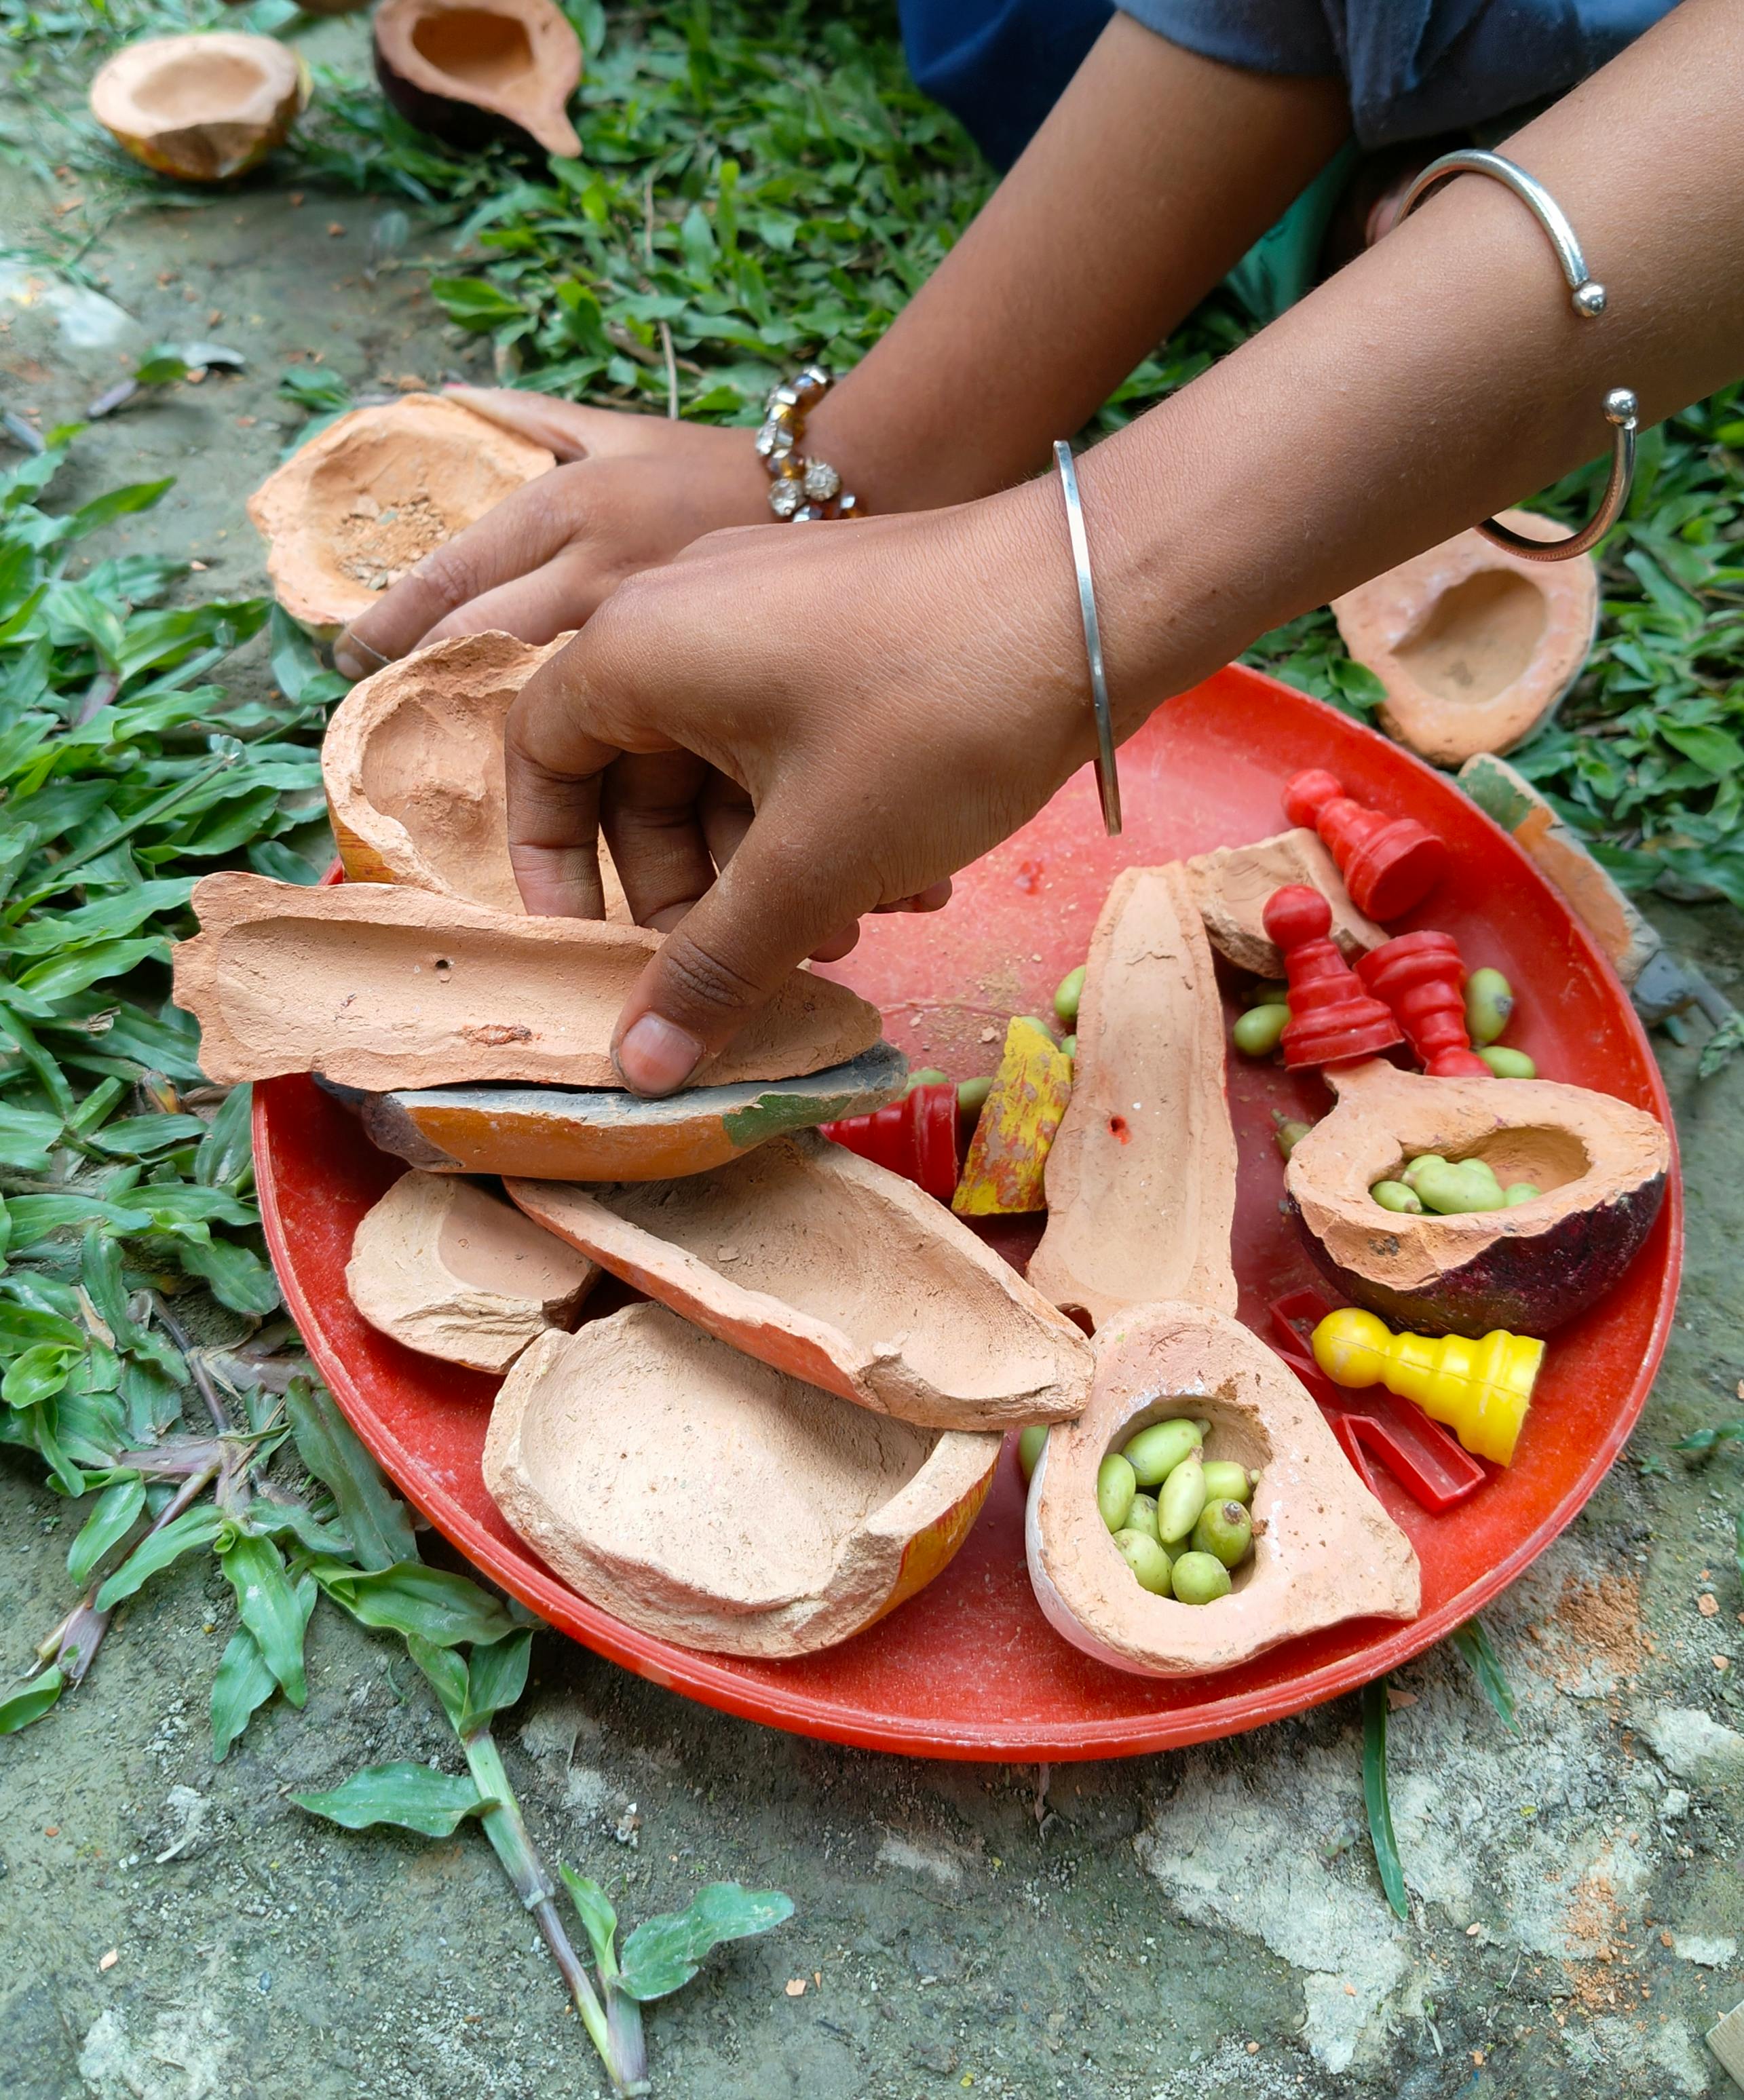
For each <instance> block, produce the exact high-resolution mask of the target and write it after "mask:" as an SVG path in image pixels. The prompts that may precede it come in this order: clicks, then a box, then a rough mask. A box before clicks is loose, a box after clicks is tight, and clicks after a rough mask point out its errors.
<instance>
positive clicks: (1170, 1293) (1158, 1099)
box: [1029, 863, 1235, 1328]
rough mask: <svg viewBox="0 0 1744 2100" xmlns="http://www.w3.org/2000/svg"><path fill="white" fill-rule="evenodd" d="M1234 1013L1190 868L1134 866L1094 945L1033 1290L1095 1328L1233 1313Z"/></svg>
mask: <svg viewBox="0 0 1744 2100" xmlns="http://www.w3.org/2000/svg"><path fill="white" fill-rule="evenodd" d="M1223 1038H1224V1026H1223V1006H1222V1001H1221V997H1220V995H1219V993H1218V990H1217V982H1216V971H1215V968H1214V967H1213V964H1212V957H1211V950H1210V947H1209V946H1208V944H1207V942H1206V938H1205V933H1204V929H1203V927H1202V926H1201V924H1200V923H1199V910H1198V907H1197V905H1196V903H1195V902H1194V893H1193V889H1192V885H1191V883H1190V879H1189V877H1188V876H1187V873H1186V871H1185V869H1184V868H1182V867H1181V866H1180V865H1179V864H1178V863H1177V864H1173V865H1171V866H1169V867H1159V868H1128V869H1127V871H1125V872H1124V874H1123V875H1121V876H1118V877H1117V878H1116V880H1115V885H1114V887H1113V888H1112V889H1110V891H1109V893H1108V900H1107V902H1106V904H1104V906H1103V907H1102V916H1101V917H1100V918H1099V919H1098V920H1097V924H1096V932H1095V933H1094V934H1093V937H1092V938H1091V942H1090V953H1089V957H1088V964H1087V967H1086V970H1085V975H1084V994H1083V997H1082V999H1081V1000H1080V1005H1079V1009H1078V1055H1077V1059H1076V1061H1075V1072H1074V1080H1073V1087H1072V1097H1071V1104H1070V1105H1069V1106H1068V1107H1067V1109H1066V1114H1065V1117H1064V1118H1063V1119H1062V1122H1061V1124H1060V1128H1059V1132H1058V1134H1057V1136H1056V1137H1055V1139H1054V1140H1053V1149H1052V1151H1051V1152H1050V1153H1049V1155H1048V1166H1047V1194H1048V1225H1047V1229H1046V1231H1045V1232H1044V1233H1043V1234H1042V1239H1041V1244H1040V1246H1039V1247H1037V1249H1036V1250H1035V1254H1034V1255H1032V1256H1031V1261H1030V1266H1029V1276H1030V1281H1031V1282H1032V1283H1033V1284H1034V1285H1035V1287H1036V1289H1037V1290H1040V1292H1041V1294H1042V1295H1043V1296H1044V1297H1045V1298H1051V1299H1053V1302H1054V1304H1056V1305H1057V1306H1060V1307H1061V1308H1062V1309H1064V1310H1066V1311H1067V1312H1083V1313H1084V1315H1085V1316H1086V1317H1088V1320H1089V1321H1090V1323H1091V1325H1092V1326H1093V1327H1098V1328H1099V1327H1101V1326H1102V1324H1103V1323H1104V1322H1105V1321H1107V1320H1109V1319H1110V1318H1112V1317H1114V1316H1115V1314H1117V1313H1119V1312H1124V1311H1126V1310H1127V1309H1128V1308H1130V1307H1132V1306H1134V1305H1139V1304H1146V1303H1147V1302H1149V1301H1150V1300H1152V1299H1178V1298H1187V1299H1193V1300H1194V1301H1195V1302H1196V1303H1198V1304H1204V1305H1210V1306H1215V1307H1216V1308H1219V1309H1220V1310H1221V1311H1224V1312H1234V1309H1235V1278H1234V1272H1233V1270H1232V1269H1231V1268H1230V1226H1231V1223H1232V1220H1233V1219H1234V1207H1235V1138H1234V1132H1233V1130H1232V1128H1231V1127H1230V1112H1229V1105H1228V1103H1227V1101H1225V1096H1224V1083H1223V1073H1224V1040H1223Z"/></svg>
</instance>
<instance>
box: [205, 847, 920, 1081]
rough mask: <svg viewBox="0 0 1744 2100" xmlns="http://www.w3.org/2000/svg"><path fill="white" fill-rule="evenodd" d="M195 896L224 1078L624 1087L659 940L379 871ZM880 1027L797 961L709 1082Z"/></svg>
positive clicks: (836, 1056)
mask: <svg viewBox="0 0 1744 2100" xmlns="http://www.w3.org/2000/svg"><path fill="white" fill-rule="evenodd" d="M193 905H194V909H195V911H196V913H197V914H198V915H199V918H200V920H201V929H202V930H201V933H199V934H198V936H197V937H196V938H194V939H193V940H191V941H184V942H182V943H181V944H180V945H179V946H178V948H177V949H176V951H175V957H174V970H175V998H176V1001H177V1004H179V1005H180V1006H182V1007H183V1008H185V1009H186V1010H187V1011H188V1012H190V1013H192V1014H193V1015H194V1016H195V1017H196V1018H197V1019H198V1021H199V1022H200V1025H201V1063H202V1067H203V1069H204V1070H205V1073H206V1074H207V1076H208V1077H209V1078H210V1079H214V1081H217V1082H218V1083H220V1084H229V1083H236V1082H237V1081H240V1080H242V1079H272V1078H274V1077H276V1075H277V1074H280V1073H285V1072H309V1071H315V1072H320V1074H323V1075H324V1076H325V1077H326V1078H328V1079H332V1080H334V1081H336V1082H338V1084H340V1085H341V1086H349V1087H363V1088H365V1089H368V1090H370V1091H374V1092H391V1091H393V1090H394V1089H395V1088H396V1087H433V1086H442V1085H448V1084H453V1083H461V1082H467V1081H475V1080H481V1079H498V1080H520V1081H528V1082H538V1083H548V1084H550V1085H554V1086H567V1087H576V1086H581V1087H614V1088H615V1087H616V1086H617V1085H618V1075H617V1072H616V1068H615V1066H614V1065H612V1058H611V1045H612V1030H613V1028H614V1026H615V1025H616V1020H617V1015H618V1012H619V1009H620V1007H621V1005H622V1004H623V1001H624V999H625V995H626V994H627V993H628V992H629V989H630V986H632V984H633V983H634V982H635V980H636V978H637V977H638V975H639V974H640V973H641V972H642V968H644V966H645V965H646V964H647V960H648V958H649V957H650V956H651V955H653V954H654V952H655V951H656V949H658V947H659V946H660V938H661V937H660V935H659V934H658V933H652V932H649V931H647V930H645V929H642V928H641V927H638V926H616V925H608V924H604V923H603V922H602V921H600V920H585V919H528V918H513V917H510V915H508V914H506V913H505V912H501V911H489V910H487V909H486V908H485V907H483V906H480V905H475V904H464V903H462V902H460V901H459V900H458V899H457V898H452V897H443V896H439V895H436V894H435V893H431V892H430V891H427V890H421V889H404V888H400V887H398V886H389V885H383V884H380V883H367V882H347V883H342V884H339V885H335V886H332V887H327V888H320V889H305V888H302V887H299V886H298V885H296V884H294V883H282V882H271V881H268V880H267V879H266V878H265V877H264V876H255V875H241V874H229V873H227V874H222V875H209V876H206V877H205V879H204V880H202V881H201V882H200V883H198V884H196V886H195V889H194V894H193ZM880 1030H881V1023H880V1019H879V1015H878V1011H877V1009H876V1007H872V1006H869V1005H868V1004H867V1003H866V1001H865V1000H864V999H860V998H859V997H857V996H856V995H854V993H853V992H851V991H849V990H847V989H846V987H845V986H841V985H838V984H835V983H832V982H831V981H830V980H829V979H828V978H825V977H817V976H815V975H814V974H813V973H811V972H810V971H808V970H796V971H795V972H794V973H793V975H792V976H791V977H789V978H788V981H787V982H786V983H785V984H784V986H782V987H781V988H780V989H779V990H778V991H777V992H776V994H775V997H774V999H771V1000H770V1003H769V1004H768V1006H767V1007H766V1008H765V1009H764V1010H763V1012H762V1013H761V1014H759V1015H758V1016H757V1019H756V1020H755V1021H753V1022H752V1023H751V1024H750V1026H748V1028H747V1029H746V1030H744V1033H743V1034H742V1035H740V1037H739V1039H737V1041H736V1042H735V1043H731V1045H729V1047H728V1048H726V1050H724V1051H722V1052H721V1054H720V1055H719V1056H718V1057H713V1058H710V1059H709V1060H708V1061H705V1062H704V1065H702V1066H701V1068H700V1070H699V1072H698V1074H697V1079H698V1082H699V1083H703V1084H722V1085H725V1084H729V1083H732V1082H733V1081H735V1080H740V1079H793V1078H797V1077H800V1076H801V1075H803V1074H807V1073H811V1072H818V1071H822V1070H825V1069H826V1068H827V1067H828V1066H830V1065H840V1064H842V1063H844V1062H846V1061H847V1060H848V1059H850V1058H851V1057H857V1056H859V1054H860V1053H861V1052H863V1051H866V1050H868V1049H870V1048H872V1044H873V1043H876V1042H877V1041H878V1040H879V1036H880Z"/></svg>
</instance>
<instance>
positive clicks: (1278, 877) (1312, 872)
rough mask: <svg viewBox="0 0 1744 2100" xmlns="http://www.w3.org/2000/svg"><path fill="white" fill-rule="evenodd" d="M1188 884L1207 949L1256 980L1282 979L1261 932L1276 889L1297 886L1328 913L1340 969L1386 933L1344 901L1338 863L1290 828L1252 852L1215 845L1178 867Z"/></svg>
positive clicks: (1279, 962)
mask: <svg viewBox="0 0 1744 2100" xmlns="http://www.w3.org/2000/svg"><path fill="white" fill-rule="evenodd" d="M1185 867H1186V871H1187V881H1188V884H1189V886H1190V889H1191V890H1192V892H1193V899H1194V902H1195V903H1196V904H1197V905H1198V907H1199V916H1200V917H1201V918H1202V919H1203V920H1204V922H1205V931H1206V933H1207V934H1208V936H1209V937H1210V940H1211V944H1212V946H1213V947H1214V948H1215V949H1216V951H1217V952H1218V954H1219V955H1222V956H1224V957H1225V959H1226V960H1228V961H1230V962H1231V963H1233V964H1234V965H1235V967H1236V968H1238V969H1239V970H1252V973H1253V974H1254V975H1255V976H1256V977H1282V976H1283V954H1282V953H1281V951H1279V949H1278V944H1277V943H1276V942H1274V940H1273V939H1272V937H1271V936H1270V934H1269V933H1267V932H1266V930H1265V907H1266V904H1267V902H1268V901H1269V898H1271V896H1272V894H1273V893H1274V891H1275V890H1279V889H1287V888H1288V887H1290V886H1291V885H1292V884H1296V883H1306V884H1307V885H1308V886H1309V889H1318V891H1319V892H1320V893H1321V895H1322V897H1323V898H1325V899H1326V900H1327V903H1328V904H1329V905H1331V907H1332V929H1331V930H1332V938H1333V939H1334V940H1335V941H1336V942H1337V943H1338V945H1339V948H1340V951H1341V952H1342V953H1343V955H1344V959H1345V960H1346V961H1347V962H1354V961H1355V960H1356V959H1357V957H1358V955H1367V952H1368V951H1369V950H1370V949H1371V948H1378V947H1379V946H1380V944H1381V942H1383V941H1384V940H1385V939H1386V937H1387V932H1386V929H1385V928H1384V926H1377V925H1376V924H1375V921H1374V920H1372V919H1366V918H1364V916H1363V915H1362V913H1361V912H1360V911H1358V909H1357V907H1356V906H1355V905H1354V904H1353V903H1352V902H1351V901H1350V893H1349V890H1347V889H1345V887H1344V877H1343V876H1341V875H1340V873H1339V871H1338V863H1337V862H1336V861H1335V860H1334V859H1333V858H1332V856H1331V854H1329V853H1328V852H1327V849H1326V848H1325V846H1324V845H1322V843H1321V841H1320V840H1319V838H1318V836H1317V835H1316V834H1315V833H1314V832H1310V831H1308V830H1306V829H1305V828H1303V827H1301V826H1300V825H1299V826H1297V827H1296V828H1295V829H1294V830H1292V831H1287V832H1279V833H1278V836H1277V837H1276V838H1271V839H1257V840H1255V841H1254V843H1253V844H1252V845H1245V846H1220V847H1219V848H1218V849H1216V852H1215V853H1207V854H1195V855H1194V858H1192V859H1191V860H1190V861H1188V862H1185Z"/></svg>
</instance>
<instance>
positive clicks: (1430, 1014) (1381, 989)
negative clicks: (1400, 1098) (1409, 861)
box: [1357, 933, 1494, 1079]
mask: <svg viewBox="0 0 1744 2100" xmlns="http://www.w3.org/2000/svg"><path fill="white" fill-rule="evenodd" d="M1357 976H1358V978H1359V979H1360V980H1361V982H1362V988H1363V990H1365V991H1371V992H1372V993H1373V994H1374V995H1375V998H1376V999H1384V1000H1385V1001H1386V1003H1387V1004H1388V1005H1389V1006H1390V1007H1391V1008H1393V1012H1394V1014H1395V1015H1396V1016H1397V1018H1398V1021H1399V1024H1400V1026H1402V1028H1403V1029H1404V1030H1405V1033H1406V1038H1407V1039H1408V1040H1409V1041H1410V1043H1411V1048H1412V1049H1413V1050H1415V1052H1416V1053H1417V1056H1418V1058H1419V1061H1420V1062H1421V1064H1422V1065H1423V1069H1424V1071H1426V1072H1427V1073H1428V1075H1429V1077H1430V1078H1431V1079H1490V1078H1491V1077H1493V1076H1494V1075H1493V1074H1491V1072H1490V1067H1489V1066H1488V1065H1486V1063H1485V1062H1484V1061H1483V1059H1482V1058H1481V1057H1479V1056H1478V1054H1477V1052H1476V1051H1475V1050H1474V1049H1473V1048H1472V1039H1471V1037H1470V1036H1469V1035H1467V1033H1466V1030H1465V999H1464V986H1465V964H1464V963H1463V962H1462V961H1461V960H1460V958H1459V943H1458V942H1456V941H1455V939H1454V937H1453V936H1452V934H1451V933H1401V934H1399V935H1398V936H1397V937H1396V938H1395V939H1393V940H1391V941H1389V942H1386V943H1385V945H1384V946H1382V947H1379V948H1376V949H1375V951H1374V952H1373V953H1372V954H1371V955H1363V956H1362V957H1360V958H1359V959H1358V963H1357Z"/></svg>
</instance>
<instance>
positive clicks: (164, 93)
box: [90, 29, 309, 183]
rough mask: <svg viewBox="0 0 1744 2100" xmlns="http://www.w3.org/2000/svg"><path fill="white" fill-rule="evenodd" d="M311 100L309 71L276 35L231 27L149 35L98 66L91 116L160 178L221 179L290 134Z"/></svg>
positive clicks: (249, 165) (256, 161)
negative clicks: (197, 32) (248, 32)
mask: <svg viewBox="0 0 1744 2100" xmlns="http://www.w3.org/2000/svg"><path fill="white" fill-rule="evenodd" d="M308 99H309V68H307V66H306V65H305V64H303V62H302V59H301V58H300V57H298V55H297V53H296V52H294V51H290V50H289V49H287V48H286V46H285V45H283V44H281V43H280V42H278V40H277V39H276V38H273V37H250V36H245V35H243V34H241V33H237V32H235V31H232V30H229V29H217V30H212V31H210V32H207V33H203V34H201V35H198V36H189V37H148V38H146V40H145V41H144V42H143V43H137V44H129V45H127V46H126V47H125V48H124V49H122V50H121V51H117V53H116V54H115V55H114V57H113V58H112V59H111V60H109V61H108V64H106V65H104V66H103V67H101V68H99V70H98V73H97V74H96V77H95V79H93V81H92V82H91V96H90V100H91V115H92V116H93V117H95V118H96V120H97V121H98V122H99V124H100V125H102V126H103V127H104V130H106V131H108V132H111V133H113V135H114V137H115V139H117V142H118V143H120V144H121V146H123V147H124V148H126V151H127V152H130V153H131V154H132V156H133V157H134V158H135V160H136V161H143V162H144V163H145V165H146V166H147V167H148V168H155V169H156V170H157V172H158V174H162V175H174V176H175V177H176V178H177V179H179V181H182V182H184V183H223V182H228V181H229V180H230V179H232V177H233V176H236V175H241V174H246V173H247V172H248V170H249V169H250V168H253V167H256V166H258V165H259V163H260V162H261V161H263V160H265V159H266V157H267V154H269V153H270V152H272V150H273V148H275V147H276V146H282V145H283V144H284V143H285V140H286V139H288V138H289V136H290V130H291V126H293V125H294V123H295V122H296V121H297V119H298V117H299V116H300V115H301V114H302V111H303V108H305V106H306V105H307V102H308Z"/></svg>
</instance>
